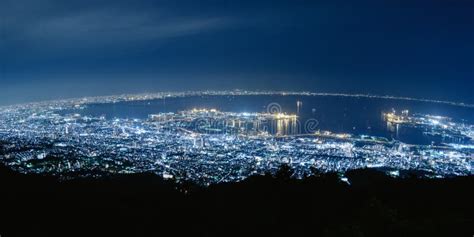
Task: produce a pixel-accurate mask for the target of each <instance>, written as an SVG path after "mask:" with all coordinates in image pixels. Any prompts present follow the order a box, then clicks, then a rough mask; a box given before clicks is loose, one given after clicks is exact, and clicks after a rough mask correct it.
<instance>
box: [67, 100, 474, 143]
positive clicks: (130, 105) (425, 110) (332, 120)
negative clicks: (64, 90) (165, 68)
mask: <svg viewBox="0 0 474 237" xmlns="http://www.w3.org/2000/svg"><path fill="white" fill-rule="evenodd" d="M298 101H299V102H300V106H299V108H298V106H297V103H298ZM269 105H270V106H271V107H278V108H281V112H283V113H288V114H298V116H299V119H298V120H299V122H300V123H301V124H304V123H305V122H306V121H308V120H310V119H312V120H316V121H318V126H317V129H318V130H328V131H332V132H337V133H351V134H355V135H362V134H365V135H372V136H381V137H386V138H388V139H397V140H401V141H403V142H407V143H411V144H430V143H432V142H440V139H441V138H436V137H430V136H426V135H424V134H423V131H421V130H420V129H409V128H399V129H397V130H393V129H392V130H391V129H389V128H388V127H387V123H386V122H385V121H384V119H383V116H382V114H383V112H389V111H391V110H392V109H395V110H397V111H402V110H409V111H410V113H420V114H431V115H439V116H447V117H452V118H453V119H455V120H457V121H460V120H463V121H465V122H466V123H470V124H472V123H474V109H472V108H465V107H456V106H451V105H444V104H435V103H427V102H416V101H403V100H386V99H369V98H354V97H329V96H327V97H325V96H199V97H198V96H195V97H184V98H167V99H163V100H149V101H133V102H120V103H113V104H92V105H88V106H87V108H85V109H83V110H80V111H68V112H78V113H81V114H82V115H88V116H105V117H106V118H107V119H112V118H130V119H134V118H137V119H145V118H148V116H149V115H150V114H156V113H160V112H178V111H183V110H190V109H193V108H206V109H218V110H220V111H224V112H267V110H268V107H269Z"/></svg>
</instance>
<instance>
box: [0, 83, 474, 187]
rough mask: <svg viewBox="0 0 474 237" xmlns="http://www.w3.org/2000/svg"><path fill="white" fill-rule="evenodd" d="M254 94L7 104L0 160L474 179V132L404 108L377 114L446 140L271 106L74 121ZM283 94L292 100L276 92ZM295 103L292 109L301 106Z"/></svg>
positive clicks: (82, 169)
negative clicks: (159, 103)
mask: <svg viewBox="0 0 474 237" xmlns="http://www.w3.org/2000/svg"><path fill="white" fill-rule="evenodd" d="M258 93H262V94H265V95H269V94H270V95H272V94H274V93H271V92H258ZM258 93H257V92H187V93H158V94H154V95H127V96H117V97H102V98H87V99H77V100H65V101H53V102H43V103H35V104H25V105H18V106H10V107H4V108H2V109H1V110H2V111H1V115H0V121H1V123H0V141H1V146H0V148H1V150H0V152H1V153H0V155H1V156H0V160H1V162H2V163H4V164H6V165H8V166H10V167H12V168H13V169H14V170H17V171H19V172H22V173H38V174H52V175H58V176H60V177H62V178H65V179H68V178H74V177H77V176H90V177H100V176H104V175H107V174H126V173H145V172H151V173H155V174H157V175H160V176H162V177H163V178H165V179H169V178H173V179H175V180H177V181H184V180H189V181H194V182H196V183H199V184H202V185H209V184H213V183H221V182H237V181H241V180H244V179H245V178H247V177H249V176H253V175H262V174H266V173H275V172H277V171H278V169H279V168H280V167H281V166H282V165H288V166H290V167H291V168H292V169H293V170H294V174H293V176H294V177H295V178H304V177H307V176H309V175H312V174H313V173H314V171H315V170H317V171H318V172H339V173H341V174H343V173H344V172H345V171H348V170H354V169H362V168H376V169H382V170H385V171H386V172H387V173H388V174H390V175H395V176H398V175H399V174H400V171H419V172H423V174H424V175H425V176H427V177H448V176H465V175H472V174H473V169H472V166H473V164H474V157H473V155H474V143H473V142H472V140H473V139H474V125H472V124H466V123H464V122H457V121H454V120H453V119H450V118H448V117H440V116H433V115H422V114H413V115H411V114H410V113H409V111H402V112H401V113H399V114H398V113H396V112H395V111H392V112H388V113H384V114H383V119H384V120H385V122H386V123H387V129H389V130H394V132H395V130H397V129H400V127H415V128H420V129H423V133H424V134H425V135H427V136H441V137H443V141H444V142H441V143H439V144H408V143H404V142H401V141H399V140H396V139H387V138H385V137H377V136H371V135H365V134H350V133H336V132H332V131H324V130H320V129H319V128H317V125H318V124H317V122H318V121H313V120H307V121H300V119H299V117H298V115H297V114H287V113H284V112H282V111H281V108H279V107H278V106H279V105H278V104H276V103H274V104H271V105H269V106H268V108H267V110H266V111H262V112H224V111H220V110H218V109H215V108H194V109H190V110H184V111H176V112H162V113H154V114H149V116H148V118H146V119H136V118H135V119H130V118H106V117H104V116H98V117H94V116H89V115H83V114H81V111H83V110H84V109H86V108H87V107H88V106H89V105H91V104H113V103H119V102H120V101H148V100H156V99H163V98H175V97H188V96H191V95H192V96H196V95H198V96H203V95H209V94H212V95H218V96H226V95H232V96H237V97H239V96H245V95H248V94H250V95H255V94H258ZM289 94H294V93H292V92H282V93H276V95H278V96H281V95H289ZM303 95H305V96H314V95H311V94H309V95H308V94H303ZM295 104H296V105H297V106H298V110H299V109H300V107H301V104H302V102H300V101H297V102H295ZM64 111H66V112H64ZM67 111H74V112H67Z"/></svg>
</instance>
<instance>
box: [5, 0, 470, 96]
mask: <svg viewBox="0 0 474 237" xmlns="http://www.w3.org/2000/svg"><path fill="white" fill-rule="evenodd" d="M0 27H1V30H0V104H5V103H15V102H19V101H27V100H37V99H41V98H51V97H55V98H60V97H71V96H74V97H75V96H78V95H80V94H81V93H82V94H84V95H86V94H87V95H90V94H98V95H99V94H110V93H113V92H123V91H125V90H129V91H133V92H138V91H143V90H145V89H147V90H164V89H166V90H180V89H184V87H186V89H192V88H194V89H207V88H212V89H231V88H237V87H238V88H249V89H252V88H253V89H288V90H301V89H305V90H312V91H331V92H353V93H374V94H393V95H401V96H413V97H426V98H434V99H447V100H456V101H465V102H469V103H474V94H473V93H472V91H473V88H474V31H473V30H472V29H473V28H474V1H469V0H459V1H442V0H430V1H426V0H412V1H402V2H395V1H376V0H362V1H352V0H297V1H294V0H286V1H285V0H241V1H227V0H202V1H195V0H157V1H149V0H133V1H132V0H77V1H76V0H70V1H63V0H3V1H0ZM74 88H80V89H77V90H75V89H74ZM112 88H113V89H112ZM48 90H49V91H52V90H54V93H49V94H48V95H45V93H44V92H45V91H48Z"/></svg>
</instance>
